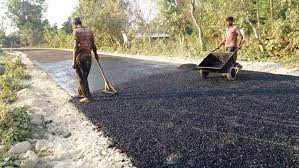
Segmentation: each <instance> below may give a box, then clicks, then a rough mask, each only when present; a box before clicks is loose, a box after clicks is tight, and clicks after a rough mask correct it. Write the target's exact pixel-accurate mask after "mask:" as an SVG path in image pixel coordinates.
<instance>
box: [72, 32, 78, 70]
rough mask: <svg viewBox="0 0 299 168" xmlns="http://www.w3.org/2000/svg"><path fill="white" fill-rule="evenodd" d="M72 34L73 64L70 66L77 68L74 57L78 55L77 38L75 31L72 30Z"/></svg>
mask: <svg viewBox="0 0 299 168" xmlns="http://www.w3.org/2000/svg"><path fill="white" fill-rule="evenodd" d="M73 35H74V46H73V48H74V50H73V65H72V67H73V69H76V68H77V64H76V58H77V56H78V46H79V38H78V36H77V34H76V31H74V33H73Z"/></svg>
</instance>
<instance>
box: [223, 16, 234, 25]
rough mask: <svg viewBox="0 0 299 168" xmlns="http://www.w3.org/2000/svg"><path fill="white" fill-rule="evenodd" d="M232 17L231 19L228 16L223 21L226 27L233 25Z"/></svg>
mask: <svg viewBox="0 0 299 168" xmlns="http://www.w3.org/2000/svg"><path fill="white" fill-rule="evenodd" d="M234 20H235V19H234V17H232V16H228V17H227V18H226V19H225V21H226V25H227V26H232V25H233V24H234Z"/></svg>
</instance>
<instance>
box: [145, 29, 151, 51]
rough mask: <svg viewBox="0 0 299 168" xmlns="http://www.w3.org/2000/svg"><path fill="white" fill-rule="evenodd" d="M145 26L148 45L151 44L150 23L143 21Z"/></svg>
mask: <svg viewBox="0 0 299 168" xmlns="http://www.w3.org/2000/svg"><path fill="white" fill-rule="evenodd" d="M145 27H146V31H147V36H148V43H149V45H150V47H151V46H152V40H151V39H152V38H151V29H150V25H149V24H148V23H145Z"/></svg>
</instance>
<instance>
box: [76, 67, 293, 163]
mask: <svg viewBox="0 0 299 168" xmlns="http://www.w3.org/2000/svg"><path fill="white" fill-rule="evenodd" d="M118 90H119V92H120V93H119V95H117V96H107V95H104V94H102V93H94V94H95V95H94V97H95V102H93V103H91V104H88V105H81V104H79V103H77V101H75V100H74V103H75V104H76V106H77V107H78V108H79V109H80V110H81V111H82V113H84V114H85V115H86V116H87V117H88V118H89V119H90V120H91V121H92V123H93V124H94V125H96V126H98V129H99V130H104V132H105V133H106V135H107V136H108V137H111V139H112V140H113V142H114V147H116V148H118V149H120V150H121V151H122V152H125V153H126V154H127V155H128V156H129V157H132V159H133V163H134V164H135V165H136V166H137V167H204V166H205V167H296V166H298V163H299V148H298V145H299V131H298V130H299V102H298V100H299V78H298V77H293V76H283V75H274V74H268V73H259V72H249V71H242V72H241V73H240V74H239V78H238V80H237V81H234V82H231V81H228V80H226V78H224V77H221V76H219V75H212V76H211V77H210V78H207V79H202V78H199V74H198V72H197V71H194V70H192V69H190V70H186V69H185V70H184V69H183V70H182V69H177V70H175V71H172V72H169V73H163V74H156V75H152V76H149V77H145V78H140V79H137V80H132V81H130V82H127V83H123V84H121V85H119V86H118Z"/></svg>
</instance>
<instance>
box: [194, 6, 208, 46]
mask: <svg viewBox="0 0 299 168" xmlns="http://www.w3.org/2000/svg"><path fill="white" fill-rule="evenodd" d="M190 14H191V18H192V20H193V22H194V24H195V26H196V28H197V30H198V40H199V44H200V47H201V50H205V49H206V46H205V41H204V37H203V30H202V27H201V25H200V23H199V22H198V21H197V20H196V18H195V0H191V1H190Z"/></svg>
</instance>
